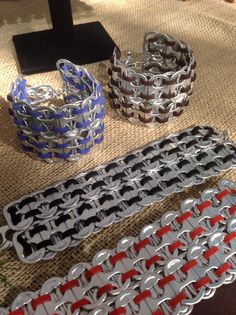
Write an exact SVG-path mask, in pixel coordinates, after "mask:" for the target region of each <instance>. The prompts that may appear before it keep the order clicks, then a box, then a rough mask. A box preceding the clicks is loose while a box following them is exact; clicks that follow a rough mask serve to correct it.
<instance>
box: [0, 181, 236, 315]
mask: <svg viewBox="0 0 236 315" xmlns="http://www.w3.org/2000/svg"><path fill="white" fill-rule="evenodd" d="M235 213H236V185H235V183H233V182H230V181H227V180H225V181H222V182H221V183H220V185H219V188H212V189H208V190H205V191H204V192H203V193H202V195H201V198H199V199H195V198H191V199H190V198H189V199H186V200H185V201H184V202H182V204H181V210H180V211H169V212H167V213H165V214H163V216H162V217H161V218H160V220H158V221H156V222H154V223H153V224H150V225H148V226H146V227H145V228H143V229H142V231H141V232H140V236H139V237H125V238H123V239H122V240H120V241H119V243H118V245H117V247H116V248H115V249H113V250H110V249H104V250H101V251H100V252H98V253H97V254H96V255H95V256H94V258H93V260H92V261H91V262H90V263H79V264H77V265H75V266H74V267H73V268H72V269H71V270H70V272H69V274H68V276H67V277H65V278H59V277H57V278H51V279H49V280H48V281H46V282H45V283H44V285H43V286H42V287H41V289H40V290H39V291H36V292H30V291H28V292H24V293H21V294H19V295H18V297H16V298H15V300H14V302H13V303H12V305H11V307H9V308H8V309H0V313H1V314H2V315H51V314H57V315H79V314H81V315H82V314H90V315H131V314H137V315H144V314H145V315H181V314H182V315H183V314H185V315H187V314H189V313H191V311H192V309H193V306H194V304H196V303H199V302H200V301H201V300H202V299H208V298H210V297H212V296H213V295H214V293H215V291H216V289H217V288H218V287H220V286H222V285H223V284H228V283H231V282H233V281H235V279H236V217H235Z"/></svg>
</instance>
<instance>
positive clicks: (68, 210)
mask: <svg viewBox="0 0 236 315" xmlns="http://www.w3.org/2000/svg"><path fill="white" fill-rule="evenodd" d="M231 167H236V144H235V143H233V142H232V141H230V139H229V138H228V137H227V135H226V134H225V133H222V132H221V131H219V130H217V129H213V128H211V127H208V126H196V127H193V128H188V129H185V130H182V131H180V132H178V133H175V134H171V135H169V136H168V137H166V138H163V139H160V140H157V141H154V142H152V143H150V144H149V145H147V146H145V147H143V148H141V149H138V150H136V151H133V152H132V153H130V154H128V155H126V156H124V157H120V158H118V159H116V160H114V161H113V162H111V163H108V164H106V165H102V166H99V167H97V168H95V169H93V170H90V171H87V172H84V173H80V174H78V175H77V176H76V177H75V178H71V179H68V180H66V181H64V182H61V183H58V184H56V185H54V186H53V187H48V188H47V189H44V190H41V191H38V192H34V193H32V194H30V195H28V196H25V197H23V198H21V199H20V200H17V201H15V202H12V203H10V204H8V205H7V206H6V207H5V208H4V210H3V212H4V215H5V218H6V221H7V224H8V226H4V227H1V228H0V236H2V239H3V242H2V244H0V250H1V249H2V250H3V249H7V248H8V247H10V246H14V248H15V250H16V252H17V254H18V256H19V258H20V259H21V260H22V261H24V262H26V263H31V264H32V263H36V262H38V261H40V260H48V259H51V258H53V257H54V256H55V255H56V254H58V253H59V252H60V251H63V250H65V249H66V248H68V247H74V246H78V245H79V244H80V243H81V242H82V241H83V240H84V239H85V238H87V237H89V236H90V235H92V234H94V233H97V232H99V231H101V230H102V229H104V228H106V227H107V226H109V225H111V224H114V223H116V222H118V221H121V220H122V219H124V218H126V217H129V216H132V215H134V214H135V213H137V212H139V211H143V210H144V209H145V207H146V206H148V205H150V204H152V203H154V202H158V201H161V200H163V199H164V198H166V197H167V196H169V195H172V194H174V193H178V192H180V191H182V190H184V189H185V188H188V187H190V186H193V185H198V184H201V183H203V182H204V181H205V180H206V179H207V178H209V177H211V176H216V175H218V174H219V173H220V172H221V171H224V170H226V169H229V168H231ZM11 234H13V239H12V241H11V240H9V235H11Z"/></svg>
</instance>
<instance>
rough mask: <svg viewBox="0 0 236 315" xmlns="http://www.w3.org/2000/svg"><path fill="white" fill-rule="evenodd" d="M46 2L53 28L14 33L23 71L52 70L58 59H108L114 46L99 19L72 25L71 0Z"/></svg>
mask: <svg viewBox="0 0 236 315" xmlns="http://www.w3.org/2000/svg"><path fill="white" fill-rule="evenodd" d="M48 3H49V9H50V13H51V19H52V25H53V29H52V30H45V31H40V32H34V33H28V34H22V35H15V36H13V42H14V45H15V48H16V53H17V57H18V61H19V65H20V69H21V72H22V73H23V74H33V73H39V72H45V71H50V70H55V69H56V66H55V64H56V61H57V60H58V59H60V58H64V59H68V60H70V61H72V62H73V63H75V64H79V65H82V64H86V63H93V62H97V61H101V60H106V59H108V58H110V56H111V55H112V53H113V50H114V47H115V46H116V45H115V43H114V42H113V40H112V39H111V37H110V36H109V34H108V33H107V32H106V30H105V29H104V27H103V26H102V24H101V23H100V22H92V23H86V24H79V25H75V26H74V25H73V18H72V10H71V3H70V0H48Z"/></svg>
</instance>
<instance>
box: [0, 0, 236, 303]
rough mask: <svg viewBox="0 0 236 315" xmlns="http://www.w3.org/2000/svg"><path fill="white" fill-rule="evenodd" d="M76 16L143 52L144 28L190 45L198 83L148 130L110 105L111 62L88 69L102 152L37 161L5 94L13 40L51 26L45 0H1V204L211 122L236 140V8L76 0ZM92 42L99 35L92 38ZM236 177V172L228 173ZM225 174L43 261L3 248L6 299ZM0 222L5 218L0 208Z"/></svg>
mask: <svg viewBox="0 0 236 315" xmlns="http://www.w3.org/2000/svg"><path fill="white" fill-rule="evenodd" d="M72 5H73V12H74V22H75V23H83V22H89V21H96V20H99V21H101V22H102V24H103V25H104V27H105V28H106V29H107V31H108V32H109V33H110V35H111V36H112V38H113V39H114V41H115V42H116V43H117V45H118V46H119V47H120V49H121V50H122V51H128V50H132V51H134V52H139V51H141V47H142V41H143V34H144V33H145V32H146V31H155V30H156V31H161V32H164V33H167V34H171V35H174V36H176V37H178V38H179V39H181V40H184V41H186V42H188V43H189V44H190V46H191V47H192V48H193V50H194V53H195V58H196V60H197V81H196V83H195V86H194V93H193V95H192V97H191V99H190V105H189V107H188V108H187V110H186V111H185V112H184V114H183V115H182V116H181V117H180V118H178V119H177V120H176V121H174V122H172V123H171V124H167V125H163V126H161V127H159V128H156V129H153V130H150V129H147V128H144V127H139V126H135V125H132V124H130V123H128V122H127V121H125V120H123V119H121V118H119V117H118V116H117V115H116V113H115V112H114V111H113V110H111V109H110V107H109V102H108V95H107V91H108V89H107V80H108V76H107V66H108V62H100V63H96V64H92V65H89V66H88V67H87V68H88V70H89V71H91V72H92V73H93V74H94V75H95V76H96V77H97V78H98V79H99V80H100V81H101V82H102V84H103V87H104V92H105V95H106V96H107V102H106V106H107V116H106V119H105V123H106V131H105V142H104V143H103V144H102V145H100V146H99V147H98V148H97V150H96V151H94V152H93V153H91V154H89V155H87V156H85V157H84V158H83V159H81V161H78V162H75V163H72V162H71V163H68V162H65V163H61V164H55V165H48V164H46V163H44V162H41V161H37V160H33V159H32V158H30V157H28V156H27V155H26V154H25V153H22V152H21V151H20V150H19V149H18V146H19V143H18V142H17V140H16V137H15V133H16V129H15V127H14V126H13V123H12V121H11V118H10V117H9V115H8V104H7V102H6V101H5V100H4V98H5V96H6V95H7V93H8V92H9V88H10V84H11V82H12V81H13V80H14V79H15V78H16V75H17V73H18V70H17V64H16V56H15V51H14V47H13V44H12V41H11V37H12V35H13V34H20V33H26V32H31V31H36V30H42V29H47V28H49V27H50V17H49V12H48V7H47V1H46V0H40V1H29V0H18V1H17V0H15V1H10V0H8V1H6V0H5V1H0V43H1V46H0V47H1V48H0V73H1V76H0V96H1V110H0V128H1V129H0V157H1V160H0V185H1V186H0V187H1V188H0V207H2V206H3V205H5V204H6V203H8V202H10V201H13V200H14V199H16V198H18V197H21V196H23V195H24V194H27V193H30V192H31V191H33V190H36V189H39V188H42V187H45V186H48V185H50V184H52V183H53V182H57V181H58V180H62V179H65V178H67V177H69V176H72V175H74V174H77V173H79V172H80V171H81V170H87V169H89V168H92V167H94V166H97V165H99V164H101V163H104V162H106V161H109V160H111V159H113V158H115V157H118V156H121V155H124V154H126V153H127V152H128V151H130V150H132V149H136V148H138V147H140V146H143V145H145V144H146V143H147V142H149V141H152V140H154V139H157V138H159V137H161V136H163V135H165V134H169V133H171V132H173V131H177V130H180V129H182V128H185V127H188V126H189V125H196V124H209V125H212V126H215V127H219V128H221V129H223V130H228V131H229V134H230V136H231V137H232V138H233V139H234V140H236V134H235V130H236V128H235V117H236V92H235V87H236V76H235V73H236V63H235V56H236V6H235V5H234V4H230V3H227V2H225V1H223V0H192V1H186V2H184V1H178V0H119V1H118V0H117V1H116V0H113V1H112V0H110V1H108V0H85V1H76V0H72ZM91 40H93V35H92V36H91ZM28 79H29V80H30V82H31V83H32V84H41V83H48V84H51V85H53V86H54V87H56V88H57V87H60V84H61V83H60V79H59V75H58V73H56V72H50V73H45V74H40V75H32V76H30V77H28ZM223 176H224V177H227V178H229V179H234V180H236V171H235V170H232V171H229V172H227V173H225V174H224V175H223ZM219 179H220V178H219V177H218V178H215V179H211V180H208V181H207V183H206V184H205V185H202V186H200V187H197V188H193V189H190V190H189V191H188V192H184V193H181V194H179V195H177V196H173V197H170V198H168V199H167V200H166V201H164V202H162V203H161V204H158V205H156V206H155V205H154V206H152V207H149V208H148V209H146V210H145V211H144V212H142V213H140V214H137V215H136V216H135V217H134V218H129V219H126V220H124V221H123V222H122V223H119V224H116V225H114V226H112V227H110V228H108V229H106V230H104V231H103V232H101V233H99V234H98V235H95V236H93V237H90V238H89V239H87V240H86V241H84V242H83V243H82V244H81V246H80V247H77V248H73V249H68V250H66V251H65V252H63V253H61V254H59V255H57V257H56V258H55V259H53V260H52V261H49V262H42V263H39V264H37V265H25V264H23V263H21V262H20V261H19V260H18V258H17V257H16V254H15V253H14V250H13V249H11V250H8V251H6V252H4V253H1V254H0V255H1V256H0V260H2V259H3V260H9V261H10V262H11V263H10V265H9V266H10V267H12V268H14V269H13V270H9V271H4V274H5V275H6V276H7V277H8V279H9V281H10V282H11V283H12V285H13V288H12V289H9V288H8V287H5V286H3V285H2V284H1V283H0V304H4V305H7V304H8V303H10V302H11V301H12V299H13V298H14V297H15V296H16V295H17V294H18V293H20V292H21V291H22V290H36V289H38V288H39V287H40V286H41V285H42V283H43V282H44V281H45V280H47V279H48V278H49V277H52V276H64V275H65V274H66V273H67V272H68V271H69V269H70V267H71V266H72V265H73V264H75V263H77V262H81V261H88V260H90V259H91V258H92V257H93V255H94V254H95V253H96V252H97V251H98V250H101V249H102V248H104V247H105V248H113V247H114V246H115V245H116V243H117V241H118V240H119V239H120V238H121V237H123V236H125V235H137V234H138V231H139V230H140V228H142V227H143V226H144V225H146V224H148V223H151V222H153V221H154V220H156V219H158V218H159V217H160V215H161V214H162V213H163V212H165V211H167V210H173V209H177V208H178V206H179V204H180V201H181V200H182V199H184V198H186V197H187V196H190V195H191V196H192V195H193V196H198V192H199V191H201V190H203V189H204V188H205V187H206V186H212V185H215V184H217V183H218V181H219ZM0 224H1V225H2V224H5V221H4V219H3V216H2V214H0Z"/></svg>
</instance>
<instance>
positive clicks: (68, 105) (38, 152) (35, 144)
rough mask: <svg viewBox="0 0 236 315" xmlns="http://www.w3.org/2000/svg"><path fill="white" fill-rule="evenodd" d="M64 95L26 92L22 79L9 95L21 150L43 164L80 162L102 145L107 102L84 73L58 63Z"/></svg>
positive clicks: (52, 91) (29, 89) (47, 88)
mask: <svg viewBox="0 0 236 315" xmlns="http://www.w3.org/2000/svg"><path fill="white" fill-rule="evenodd" d="M57 69H58V71H59V73H60V75H61V78H62V82H63V89H61V90H58V91H56V90H55V89H53V88H52V87H51V86H50V85H40V86H37V87H31V86H27V81H26V80H25V79H24V78H23V77H22V76H19V78H18V79H17V80H16V81H15V82H14V83H13V85H12V88H11V92H10V94H9V95H8V100H9V102H10V114H11V115H12V117H13V119H14V123H15V125H16V126H17V128H18V138H19V140H20V142H21V147H22V149H23V150H24V151H25V152H27V153H28V154H30V155H31V156H33V157H36V158H39V159H41V160H44V161H46V162H56V161H61V160H68V161H74V160H78V159H79V158H81V156H83V155H84V154H87V153H88V152H90V150H91V149H92V148H93V147H94V146H95V145H97V144H99V143H101V142H102V141H103V132H104V122H103V121H104V116H105V108H104V104H105V98H104V96H103V94H102V86H101V84H100V83H99V82H98V81H97V80H96V79H95V78H94V76H93V75H92V74H90V73H89V72H88V71H87V70H86V69H85V68H83V67H81V66H78V65H74V64H73V63H71V62H70V61H68V60H64V59H60V60H58V62H57Z"/></svg>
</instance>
